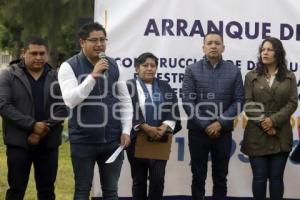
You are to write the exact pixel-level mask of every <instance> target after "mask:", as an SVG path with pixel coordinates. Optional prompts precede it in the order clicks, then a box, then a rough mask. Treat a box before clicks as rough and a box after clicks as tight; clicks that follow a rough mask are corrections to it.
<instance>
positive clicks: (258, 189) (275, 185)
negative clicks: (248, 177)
mask: <svg viewBox="0 0 300 200" xmlns="http://www.w3.org/2000/svg"><path fill="white" fill-rule="evenodd" d="M288 155H289V153H286V152H285V153H277V154H272V155H266V156H250V157H249V158H250V164H251V168H252V173H253V181H252V192H253V197H254V199H256V200H264V199H266V187H267V180H269V190H270V199H272V200H280V199H282V197H283V191H284V184H283V174H284V169H285V165H286V162H287V158H288Z"/></svg>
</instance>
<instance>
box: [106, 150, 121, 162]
mask: <svg viewBox="0 0 300 200" xmlns="http://www.w3.org/2000/svg"><path fill="white" fill-rule="evenodd" d="M123 149H124V147H123V146H119V147H118V148H117V149H116V150H115V152H114V153H113V154H112V155H111V156H110V157H109V158H108V159H107V160H106V161H105V163H112V162H114V161H115V160H116V158H117V157H118V155H119V154H120V153H121V152H122V151H123Z"/></svg>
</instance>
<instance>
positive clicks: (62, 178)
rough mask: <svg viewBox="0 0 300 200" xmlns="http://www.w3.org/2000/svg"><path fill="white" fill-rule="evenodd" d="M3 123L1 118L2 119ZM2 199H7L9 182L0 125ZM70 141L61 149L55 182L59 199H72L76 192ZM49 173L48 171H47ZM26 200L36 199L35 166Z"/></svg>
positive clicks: (0, 197)
mask: <svg viewBox="0 0 300 200" xmlns="http://www.w3.org/2000/svg"><path fill="white" fill-rule="evenodd" d="M0 124H1V119H0ZM0 137H1V138H0V199H5V193H6V190H7V188H8V184H7V165H6V148H5V145H4V144H3V139H2V127H1V125H0ZM69 146H70V145H69V143H68V142H66V143H63V144H62V145H61V146H60V149H59V150H60V151H59V161H58V162H59V163H58V164H59V167H58V174H57V178H56V183H55V194H56V199H58V200H61V199H63V200H71V199H72V198H73V192H74V175H73V170H72V164H71V157H70V148H69ZM45 173H47V172H45ZM24 199H25V200H36V199H37V198H36V190H35V181H34V177H33V168H32V169H31V173H30V180H29V183H28V187H27V190H26V195H25V198H24Z"/></svg>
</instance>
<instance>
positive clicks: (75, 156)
mask: <svg viewBox="0 0 300 200" xmlns="http://www.w3.org/2000/svg"><path fill="white" fill-rule="evenodd" d="M118 146H119V144H118V142H117V141H116V142H112V143H107V144H71V157H72V164H73V171H74V175H75V194H74V200H88V199H89V194H90V190H91V186H92V181H93V175H94V173H93V172H94V165H95V163H96V162H97V164H98V167H99V174H100V182H101V189H102V193H103V199H104V200H117V199H118V180H119V177H120V172H121V167H122V163H123V159H124V153H123V152H122V153H121V154H120V155H119V156H118V158H117V159H116V160H115V161H114V162H113V163H109V164H105V161H106V160H107V159H108V158H109V157H110V156H111V154H112V153H113V152H114V151H115V150H116V149H117V148H118Z"/></svg>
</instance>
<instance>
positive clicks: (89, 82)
mask: <svg viewBox="0 0 300 200" xmlns="http://www.w3.org/2000/svg"><path fill="white" fill-rule="evenodd" d="M58 83H59V86H60V89H61V92H62V97H63V99H64V102H65V104H66V105H67V106H68V107H70V108H74V107H75V106H77V105H78V104H80V103H81V102H82V101H84V100H85V99H86V98H87V97H88V96H89V94H90V92H91V91H92V90H93V88H94V86H95V84H96V80H95V79H94V78H93V77H92V76H91V75H90V74H89V75H88V76H87V77H86V78H85V79H84V81H83V82H82V83H80V84H78V80H77V78H76V76H75V74H74V71H73V69H72V67H71V66H70V64H69V63H67V62H63V63H62V64H61V66H60V68H59V71H58Z"/></svg>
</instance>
